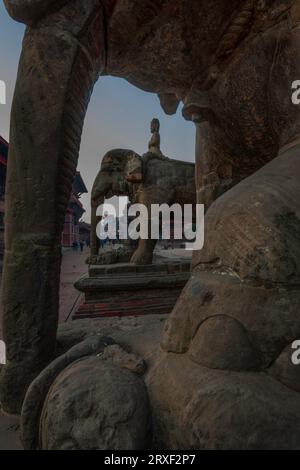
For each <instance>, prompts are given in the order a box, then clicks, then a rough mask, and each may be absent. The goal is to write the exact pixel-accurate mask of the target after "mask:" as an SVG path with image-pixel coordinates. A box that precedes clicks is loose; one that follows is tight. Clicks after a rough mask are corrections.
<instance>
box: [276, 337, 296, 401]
mask: <svg viewBox="0 0 300 470" xmlns="http://www.w3.org/2000/svg"><path fill="white" fill-rule="evenodd" d="M293 352H294V350H293V349H292V344H289V345H288V346H287V347H286V348H285V349H284V350H283V351H282V353H281V354H280V355H279V356H278V358H277V359H276V361H275V362H274V363H273V364H272V365H271V367H270V368H269V370H268V373H269V374H270V375H271V376H272V377H274V378H275V379H277V380H279V381H280V382H281V383H282V384H284V385H286V386H287V387H289V388H291V389H292V390H295V391H296V392H298V393H300V365H296V364H293V363H292V355H293Z"/></svg>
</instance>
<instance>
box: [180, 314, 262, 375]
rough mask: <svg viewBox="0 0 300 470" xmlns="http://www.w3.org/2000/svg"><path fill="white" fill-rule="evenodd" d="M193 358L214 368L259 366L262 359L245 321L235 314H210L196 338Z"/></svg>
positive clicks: (238, 368)
mask: <svg viewBox="0 0 300 470" xmlns="http://www.w3.org/2000/svg"><path fill="white" fill-rule="evenodd" d="M188 355H189V357H190V359H191V360H193V361H195V362H197V364H200V365H202V366H205V367H209V368H210V369H224V370H235V371H242V370H257V369H258V368H259V366H260V359H259V355H258V353H257V351H255V349H254V347H253V346H252V344H251V343H250V341H249V338H248V334H247V331H246V330H245V328H244V327H243V325H242V324H241V323H239V322H237V321H236V320H234V319H233V318H230V317H228V316H225V315H218V316H215V317H211V318H208V319H207V320H205V321H204V322H203V323H201V325H200V326H199V328H198V331H197V333H196V335H195V336H194V338H193V339H192V342H191V346H190V348H189V352H188Z"/></svg>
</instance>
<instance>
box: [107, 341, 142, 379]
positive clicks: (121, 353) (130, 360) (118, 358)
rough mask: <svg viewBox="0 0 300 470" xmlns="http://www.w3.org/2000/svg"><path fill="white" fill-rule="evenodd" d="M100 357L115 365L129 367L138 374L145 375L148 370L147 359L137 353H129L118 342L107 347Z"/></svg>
mask: <svg viewBox="0 0 300 470" xmlns="http://www.w3.org/2000/svg"><path fill="white" fill-rule="evenodd" d="M99 357H100V358H101V359H102V360H103V361H108V362H111V363H112V364H114V365H115V366H119V367H121V368H124V369H128V370H130V371H131V372H134V373H135V374H138V375H143V374H144V373H145V372H146V363H145V361H144V360H143V359H142V358H141V357H139V356H137V355H136V354H132V353H128V352H127V351H125V350H124V349H123V348H121V347H120V346H119V345H118V344H113V345H112V346H108V347H107V348H105V350H104V351H103V352H102V353H100V355H99Z"/></svg>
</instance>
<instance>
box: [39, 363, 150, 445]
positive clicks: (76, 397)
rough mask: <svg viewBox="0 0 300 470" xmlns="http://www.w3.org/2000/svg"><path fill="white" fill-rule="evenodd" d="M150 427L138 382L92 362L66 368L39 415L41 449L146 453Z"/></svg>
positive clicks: (123, 371) (143, 390)
mask: <svg viewBox="0 0 300 470" xmlns="http://www.w3.org/2000/svg"><path fill="white" fill-rule="evenodd" d="M79 383H80V386H79ZM150 423H151V415H150V408H149V401H148V395H147V390H146V387H145V385H144V383H143V380H142V379H140V378H139V377H138V376H136V375H134V374H133V373H132V372H130V371H128V370H126V369H121V368H119V367H116V366H114V365H112V364H109V363H108V362H106V361H102V360H101V359H100V358H98V357H91V358H87V359H83V360H80V361H78V362H76V363H74V364H72V365H71V366H70V367H69V368H67V369H65V370H64V371H63V373H62V374H60V375H59V377H58V378H57V379H56V380H55V382H54V384H53V385H52V387H51V389H50V391H49V394H48V396H47V398H46V400H45V404H44V408H43V412H42V416H41V424H40V427H41V433H40V434H41V435H40V438H41V447H42V449H47V450H56V449H61V450H67V449H69V450H77V449H84V450H93V449H97V450H101V449H102V450H106V449H116V450H117V449H118V450H123V449H127V450H139V449H145V448H148V446H149V444H150V442H151V439H150Z"/></svg>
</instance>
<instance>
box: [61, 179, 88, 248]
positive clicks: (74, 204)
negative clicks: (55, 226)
mask: <svg viewBox="0 0 300 470" xmlns="http://www.w3.org/2000/svg"><path fill="white" fill-rule="evenodd" d="M87 192H88V190H87V188H86V186H85V184H84V181H83V179H82V177H81V174H80V172H79V171H77V173H76V176H75V179H74V183H73V188H72V194H71V198H70V201H69V205H68V209H67V212H66V216H65V223H64V231H63V233H62V246H63V247H64V248H70V247H72V246H75V245H76V244H78V243H79V241H80V239H81V236H80V224H79V221H80V219H81V217H82V216H83V214H84V213H85V209H84V208H83V205H82V203H81V202H80V197H81V196H82V194H84V193H87Z"/></svg>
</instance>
